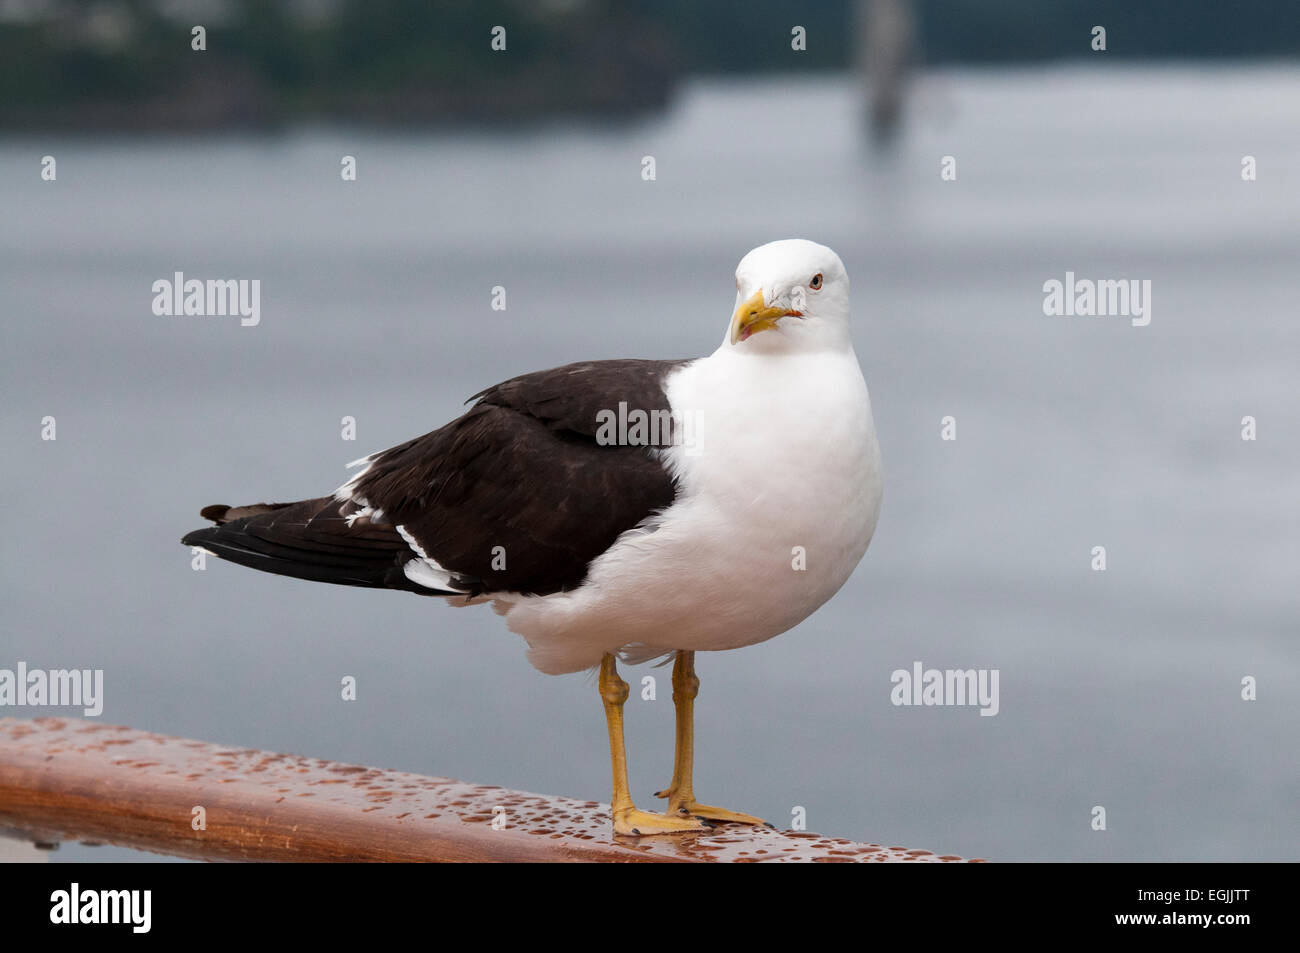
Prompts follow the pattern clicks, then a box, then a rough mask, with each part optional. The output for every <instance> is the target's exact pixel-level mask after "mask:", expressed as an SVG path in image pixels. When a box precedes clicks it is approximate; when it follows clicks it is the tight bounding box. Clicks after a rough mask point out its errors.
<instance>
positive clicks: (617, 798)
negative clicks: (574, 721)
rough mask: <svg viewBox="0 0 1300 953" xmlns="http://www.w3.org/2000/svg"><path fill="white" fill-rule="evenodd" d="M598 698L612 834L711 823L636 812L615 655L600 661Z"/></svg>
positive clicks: (676, 829)
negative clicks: (610, 777)
mask: <svg viewBox="0 0 1300 953" xmlns="http://www.w3.org/2000/svg"><path fill="white" fill-rule="evenodd" d="M600 697H601V700H602V701H603V702H604V703H605V722H606V724H607V725H608V726H609V760H610V765H611V767H612V769H613V772H614V796H613V798H612V799H611V800H610V807H611V813H612V814H613V817H614V833H615V834H636V835H643V834H676V833H680V832H682V831H703V830H708V829H709V828H710V827H711V826H712V825H711V824H706V823H704V822H703V821H701V820H698V819H696V818H694V817H690V816H685V817H669V816H668V815H666V814H655V813H652V812H650V811H638V810H637V808H636V805H635V804H633V803H632V795H631V794H629V793H628V790H627V753H626V752H625V751H624V749H623V703H624V702H626V701H627V682H625V681H623V679H621V678H619V677H618V668H617V667H616V666H615V664H614V656H612V655H606V656H605V657H604V658H603V659H602V660H601V662H600Z"/></svg>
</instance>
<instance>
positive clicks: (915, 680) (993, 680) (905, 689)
mask: <svg viewBox="0 0 1300 953" xmlns="http://www.w3.org/2000/svg"><path fill="white" fill-rule="evenodd" d="M998 675H999V672H998V670H997V669H996V668H980V669H974V668H966V669H955V668H949V669H937V668H925V667H924V666H923V665H922V664H921V663H920V662H913V663H912V668H911V671H908V670H907V669H905V668H899V669H895V670H894V671H893V673H892V674H891V675H890V676H889V681H890V682H891V683H892V684H893V686H894V687H893V688H892V689H891V690H890V692H889V700H890V701H891V702H892V703H893V704H895V705H945V706H962V705H969V706H972V707H973V706H979V710H980V714H981V715H990V716H991V715H996V714H997V713H998V708H999V704H998Z"/></svg>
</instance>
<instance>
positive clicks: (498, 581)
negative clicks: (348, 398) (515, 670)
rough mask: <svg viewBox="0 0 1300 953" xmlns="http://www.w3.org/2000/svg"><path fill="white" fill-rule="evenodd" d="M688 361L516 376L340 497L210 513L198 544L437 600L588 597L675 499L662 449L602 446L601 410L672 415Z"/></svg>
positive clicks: (269, 567) (265, 567) (599, 364)
mask: <svg viewBox="0 0 1300 953" xmlns="http://www.w3.org/2000/svg"><path fill="white" fill-rule="evenodd" d="M683 363H685V362H683V361H638V360H620V361H595V362H587V363H581V364H569V365H566V366H564V367H557V368H553V369H551V370H546V371H537V372H534V373H532V374H525V375H523V376H521V377H516V378H513V379H512V380H508V381H505V382H504V383H501V384H497V385H496V386H494V387H490V388H488V389H487V390H485V391H482V392H480V393H478V394H475V395H474V396H473V397H471V398H470V400H471V401H474V406H473V407H472V408H471V409H470V410H469V411H467V412H466V413H465V414H464V415H462V416H461V417H458V418H457V419H456V420H453V421H452V422H451V423H449V424H446V425H445V426H443V427H439V428H438V429H437V430H434V431H432V432H431V433H427V434H425V435H424V436H422V437H416V438H415V439H414V440H409V441H407V442H406V443H404V444H401V445H399V446H396V447H393V448H392V449H389V450H384V451H382V452H380V453H376V454H372V455H371V456H369V457H365V458H363V459H361V460H358V461H356V465H360V466H363V467H364V469H362V470H361V471H360V472H359V473H357V474H356V476H354V477H353V478H352V479H351V480H349V481H348V482H347V483H345V484H344V485H343V486H342V487H340V489H339V491H337V492H336V493H335V494H334V495H333V496H328V497H322V498H319V499H314V500H304V501H302V502H299V503H290V504H259V505H257V506H253V507H242V508H227V507H221V506H217V507H208V508H206V509H204V511H203V514H202V515H203V516H205V517H207V518H209V519H213V520H215V521H217V523H218V524H219V525H217V526H214V527H210V528H208V529H201V530H196V531H195V532H193V533H190V534H189V535H188V536H186V537H185V539H184V540H183V542H184V543H185V544H186V545H191V546H200V547H203V548H204V549H208V550H210V551H211V552H213V553H215V554H216V555H218V556H221V557H224V558H226V559H229V560H230V561H232V562H236V563H240V564H241V565H245V566H250V567H252V568H254V569H260V570H262V571H264V572H272V573H278V574H280V575H284V576H294V577H297V578H300V579H310V580H312V581H315V582H333V583H339V584H342V585H350V586H369V587H376V588H389V589H403V590H407V591H410V592H418V593H421V594H424V595H432V596H439V595H441V596H449V595H461V596H464V595H468V596H471V597H475V596H481V595H483V594H485V593H490V592H514V593H522V594H527V595H549V594H551V593H555V592H561V591H564V590H569V589H576V588H578V587H579V586H580V585H581V584H582V582H583V580H584V579H585V578H586V575H587V567H588V566H589V565H590V564H591V561H592V560H593V559H595V558H596V557H597V556H599V555H600V554H601V553H603V552H605V551H606V550H608V549H609V548H610V546H611V545H613V543H614V541H615V540H616V539H617V538H618V537H619V535H621V534H622V533H623V532H625V531H627V530H629V529H631V528H633V527H634V526H637V525H638V524H639V523H641V522H642V521H643V520H645V519H646V518H647V517H649V516H650V515H651V514H652V513H655V512H657V511H659V510H662V509H664V508H665V507H667V506H669V505H670V504H671V503H672V501H673V497H674V486H673V479H672V477H671V476H670V475H669V473H668V472H667V471H666V470H665V468H664V467H663V465H662V464H661V463H660V462H659V461H658V460H656V459H655V458H654V454H653V452H652V451H653V449H654V447H652V446H649V445H635V446H628V445H618V444H610V445H601V444H600V443H598V442H597V431H598V429H599V428H598V423H597V421H598V414H599V413H600V412H601V411H602V410H603V409H605V408H617V407H618V406H619V404H620V402H621V403H623V404H624V405H625V406H626V407H627V408H628V409H629V413H630V412H631V411H633V410H636V409H642V410H643V411H644V412H646V413H647V414H648V413H653V412H656V411H661V412H666V411H668V410H669V407H668V398H667V395H666V394H665V393H664V379H665V377H666V376H667V375H668V374H669V373H670V372H671V371H672V370H674V369H675V368H677V367H679V366H681V365H682V364H683ZM668 436H669V435H668V434H663V435H661V439H660V441H659V443H660V444H665V443H666V442H667V440H666V439H665V438H667V437H668ZM408 566H409V567H410V568H409V569H407V568H406V567H408ZM435 566H436V567H451V568H449V569H446V570H442V569H441V568H435ZM413 580H418V581H413Z"/></svg>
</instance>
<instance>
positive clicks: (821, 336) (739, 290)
mask: <svg viewBox="0 0 1300 953" xmlns="http://www.w3.org/2000/svg"><path fill="white" fill-rule="evenodd" d="M760 332H770V333H760ZM850 344H851V338H850V335H849V276H848V274H847V273H846V272H845V271H844V263H843V262H842V261H840V256H839V255H837V254H835V252H833V251H831V250H830V249H829V248H827V247H826V246H825V245H818V244H817V243H816V242H810V241H805V240H804V239H802V238H787V239H785V240H784V241H779V242H769V243H768V244H766V245H760V246H758V247H757V248H755V249H754V250H753V251H751V252H750V253H749V254H748V255H746V256H745V257H744V258H742V259H741V260H740V264H739V265H737V266H736V308H735V312H734V313H733V315H732V318H731V328H730V330H729V331H728V333H727V338H726V340H725V341H724V342H723V346H724V347H727V346H728V345H729V346H730V347H732V348H735V349H737V352H738V353H754V354H777V353H783V352H791V351H815V350H826V349H841V348H844V347H847V346H850Z"/></svg>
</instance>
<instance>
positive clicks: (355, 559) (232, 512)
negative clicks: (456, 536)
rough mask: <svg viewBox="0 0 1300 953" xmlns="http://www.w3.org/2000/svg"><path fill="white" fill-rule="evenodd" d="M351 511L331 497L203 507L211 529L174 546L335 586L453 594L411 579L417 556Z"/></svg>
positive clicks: (392, 533) (394, 535)
mask: <svg viewBox="0 0 1300 953" xmlns="http://www.w3.org/2000/svg"><path fill="white" fill-rule="evenodd" d="M344 507H347V508H348V509H349V510H352V509H355V507H354V506H353V505H352V504H351V503H350V502H348V501H340V500H336V499H334V498H333V497H322V498H319V499H314V500H303V501H301V502H298V503H258V504H256V505H253V506H238V507H229V506H221V505H218V506H206V507H204V508H203V510H202V511H201V515H202V516H203V517H204V518H206V519H210V520H213V521H215V522H216V524H217V525H215V526H209V527H207V528H205V529H196V530H194V532H192V533H188V534H186V536H185V537H184V538H183V539H182V540H181V543H182V544H184V545H186V546H197V547H200V548H202V549H205V550H207V551H208V552H210V553H212V554H214V555H216V556H220V557H221V558H222V559H226V560H229V561H230V562H233V563H238V564H239V565H241V566H248V567H249V568H250V569H257V570H260V571H262V572H269V573H275V574H277V575H280V576H291V577H293V578H295V579H307V580H310V581H312V582H329V583H334V584H335V585H340V586H364V587H367V588H372V589H402V590H405V591H407V592H418V593H420V594H422V595H431V596H438V595H455V594H456V593H454V592H451V591H447V592H442V591H440V590H435V589H428V588H426V587H424V586H420V585H417V584H416V583H413V582H411V581H410V580H409V579H408V578H407V577H406V573H405V572H404V571H403V567H404V566H405V565H406V563H407V562H409V561H410V560H411V559H413V558H416V554H415V553H414V552H412V550H411V548H410V546H409V545H408V544H407V542H406V540H404V539H403V538H402V536H401V534H400V533H398V532H397V530H396V529H395V528H394V527H392V526H389V525H387V524H384V523H371V522H370V521H369V520H368V519H366V518H364V517H362V518H356V517H355V516H354V517H352V518H351V519H350V518H349V515H350V514H349V515H345V514H344V513H343V508H344Z"/></svg>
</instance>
